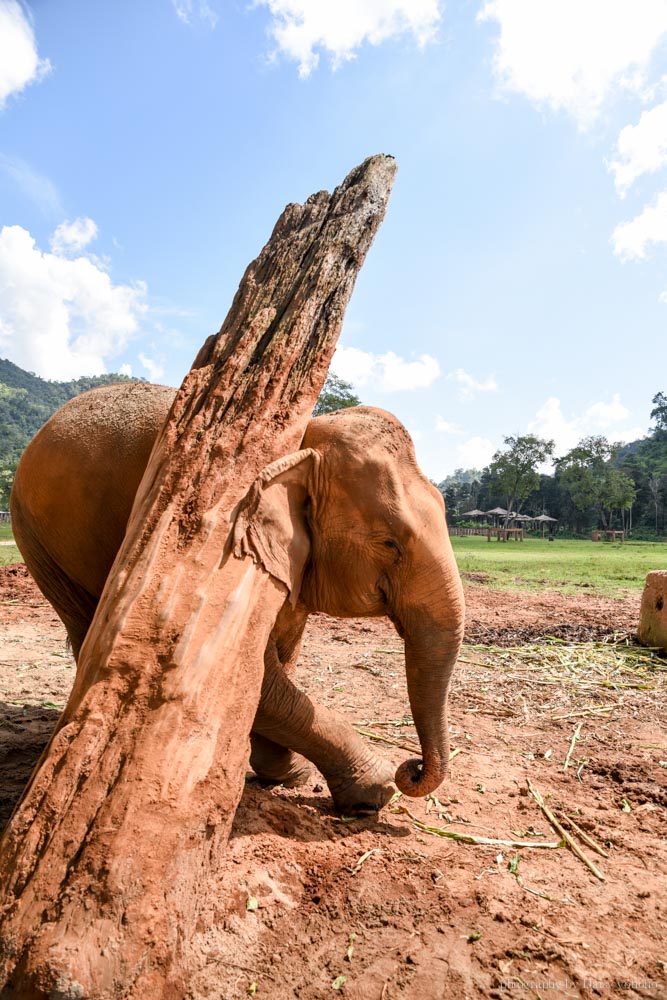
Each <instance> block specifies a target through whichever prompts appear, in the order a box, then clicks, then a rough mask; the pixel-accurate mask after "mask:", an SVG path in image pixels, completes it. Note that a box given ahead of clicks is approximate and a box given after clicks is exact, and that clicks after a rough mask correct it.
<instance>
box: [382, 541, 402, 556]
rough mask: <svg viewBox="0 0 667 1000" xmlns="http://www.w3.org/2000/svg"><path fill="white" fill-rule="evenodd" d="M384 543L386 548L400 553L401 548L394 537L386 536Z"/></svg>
mask: <svg viewBox="0 0 667 1000" xmlns="http://www.w3.org/2000/svg"><path fill="white" fill-rule="evenodd" d="M382 544H383V545H384V546H385V547H386V548H388V549H391V550H392V551H393V552H396V553H397V555H400V551H401V550H400V549H399V547H398V545H397V544H396V542H395V541H394V539H393V538H385V539H384V541H383V542H382Z"/></svg>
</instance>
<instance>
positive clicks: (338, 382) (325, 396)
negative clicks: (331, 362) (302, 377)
mask: <svg viewBox="0 0 667 1000" xmlns="http://www.w3.org/2000/svg"><path fill="white" fill-rule="evenodd" d="M360 405H361V400H360V399H359V397H358V396H356V395H355V393H354V388H353V386H352V385H351V383H350V382H345V381H343V379H342V378H338V376H337V375H334V373H333V372H329V374H328V375H327V378H326V382H325V383H324V385H323V386H322V392H321V393H320V397H319V399H318V400H317V403H316V404H315V409H314V410H313V416H314V417H321V416H322V414H323V413H333V411H334V410H346V409H347V408H348V407H349V406H360Z"/></svg>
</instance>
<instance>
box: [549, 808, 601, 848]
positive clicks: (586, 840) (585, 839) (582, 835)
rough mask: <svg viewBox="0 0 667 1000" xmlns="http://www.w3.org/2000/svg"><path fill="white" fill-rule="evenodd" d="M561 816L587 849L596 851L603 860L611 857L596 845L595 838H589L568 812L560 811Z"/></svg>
mask: <svg viewBox="0 0 667 1000" xmlns="http://www.w3.org/2000/svg"><path fill="white" fill-rule="evenodd" d="M560 815H561V816H562V817H563V819H564V820H565V821H566V822H567V823H568V824H569V826H571V827H572V829H573V830H574V832H575V833H576V835H577V836H578V837H579V839H580V840H583V842H584V844H586V846H587V847H590V849H591V850H592V851H595V853H596V854H599V855H601V857H603V858H608V857H609V855H608V854H607V852H606V851H603V849H602V848H601V847H600V845H599V844H596V843H595V841H594V840H593V838H592V837H589V836H588V834H587V833H586V832H585V831H584V830H582V829H581V827H580V826H578V825H577V824H576V823H575V822H574V820H573V819H572V817H571V816H568V814H567V813H566V812H563V811H562V810H560Z"/></svg>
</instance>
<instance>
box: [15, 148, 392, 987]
mask: <svg viewBox="0 0 667 1000" xmlns="http://www.w3.org/2000/svg"><path fill="white" fill-rule="evenodd" d="M394 171H395V166H394V163H393V160H391V159H390V158H389V157H373V158H371V159H370V160H367V161H366V162H365V163H364V164H362V165H361V166H360V167H358V168H357V169H356V170H354V171H353V172H352V173H351V174H350V175H349V177H348V178H347V179H346V180H345V182H344V183H343V184H342V185H341V187H340V188H338V189H336V191H335V192H334V193H333V195H332V196H329V195H328V194H327V193H326V192H321V193H320V194H317V195H313V196H312V197H311V198H309V199H308V201H307V202H306V203H305V205H303V206H300V205H290V206H288V207H287V208H286V209H285V211H284V213H283V215H282V216H281V218H280V219H279V221H278V223H277V225H276V227H275V229H274V231H273V234H272V236H271V239H270V240H269V242H268V243H267V245H266V247H265V248H264V250H263V251H262V253H261V254H260V256H259V257H258V258H257V260H256V261H254V262H253V263H252V264H251V265H250V266H249V268H248V270H247V271H246V274H245V275H244V277H243V280H242V282H241V285H240V287H239V290H238V292H237V295H236V297H235V299H234V303H233V305H232V308H231V310H230V313H229V315H228V317H227V319H226V320H225V323H224V324H223V326H222V328H221V330H220V332H219V333H218V335H217V336H215V337H211V338H209V340H208V341H207V342H206V344H205V345H204V346H203V348H202V350H201V351H200V353H199V355H198V357H197V359H196V361H195V363H194V366H193V368H192V370H191V371H190V373H189V374H188V376H187V377H186V379H185V382H184V383H183V386H182V388H181V390H180V392H179V393H178V396H177V398H176V401H175V403H174V406H173V408H172V411H171V413H170V416H169V418H168V420H167V423H166V425H165V428H164V430H163V432H162V434H161V436H160V438H159V439H158V441H157V443H156V446H155V449H154V451H153V455H152V457H151V460H150V462H149V465H148V468H147V471H146V475H145V477H144V479H143V481H142V485H141V487H140V489H139V494H138V496H137V500H136V503H135V506H134V509H133V513H132V516H131V518H130V522H129V525H128V530H127V535H126V538H125V542H124V545H123V547H122V549H121V551H120V553H119V555H118V558H117V560H116V562H115V564H114V567H113V569H112V571H111V574H110V576H109V579H108V581H107V585H106V588H105V591H104V594H103V595H102V599H101V602H100V605H99V608H98V611H97V614H96V616H95V619H94V621H93V624H92V626H91V629H90V632H89V634H88V637H87V639H86V642H85V644H84V647H83V649H82V653H81V659H80V665H79V672H78V675H77V680H76V683H75V686H74V689H73V691H72V695H71V698H70V700H69V703H68V705H67V707H66V709H65V712H64V714H63V716H62V719H61V720H60V723H59V726H58V729H57V731H56V733H55V734H54V736H53V738H52V740H51V742H50V744H49V746H48V747H47V749H46V751H45V753H44V755H43V758H42V760H41V761H40V765H39V766H38V768H37V769H36V771H35V773H34V775H33V777H32V779H31V781H30V783H29V785H28V788H27V789H26V792H25V794H24V797H23V799H22V801H21V803H20V804H19V806H18V807H17V810H16V812H15V814H14V816H13V817H12V820H11V821H10V824H9V826H8V828H7V830H6V832H5V835H4V837H3V839H2V841H1V843H0V906H1V907H2V909H1V911H0V912H1V914H2V925H1V933H0V963H1V964H0V987H1V986H4V987H5V988H4V991H3V992H2V996H3V997H12V1000H23V998H25V1000H28V998H29V1000H37V998H41V997H49V998H62V1000H70V998H71V1000H74V998H80V997H91V998H98V997H99V998H106V997H109V998H110V997H114V998H116V997H142V998H143V997H164V998H174V1000H176V998H182V997H183V996H184V994H185V992H186V987H187V982H188V979H189V977H190V975H191V973H192V971H193V964H195V965H196V959H195V957H194V955H193V952H192V949H191V947H190V942H191V939H192V936H193V934H194V932H195V929H196V927H197V920H198V913H199V912H200V910H201V906H202V902H203V900H204V899H205V898H206V895H207V894H210V893H211V892H215V891H220V887H219V885H218V884H217V883H216V879H215V875H216V870H217V868H218V867H219V864H220V860H221V855H224V847H225V843H226V840H227V838H228V835H229V829H230V825H231V821H232V819H233V815H234V812H235V810H236V806H237V804H238V800H239V797H240V794H241V790H242V785H243V778H244V772H245V766H246V763H247V760H248V753H249V741H248V734H249V732H250V728H251V725H252V721H253V718H254V715H255V711H256V709H257V704H258V700H259V693H260V686H261V679H262V670H263V653H264V649H265V647H266V645H267V641H268V639H269V634H270V632H271V629H272V627H273V624H274V622H275V618H276V616H277V613H278V610H279V608H280V606H281V605H282V603H283V602H284V600H285V596H286V594H287V592H288V589H289V588H290V587H292V588H295V587H296V588H297V589H298V582H299V573H300V571H301V569H302V568H303V567H302V565H301V564H302V563H303V560H304V558H305V556H304V554H303V552H302V551H301V548H300V543H299V538H298V530H296V529H294V530H293V529H292V526H291V525H290V521H289V518H287V520H286V521H284V523H283V522H281V523H277V524H276V525H275V545H273V542H272V543H271V545H270V546H269V549H270V551H269V552H268V553H265V554H264V555H263V556H262V558H259V557H258V551H259V550H258V548H257V545H256V544H255V542H256V539H253V537H252V534H251V532H246V533H245V534H244V533H243V528H244V526H247V524H248V510H249V509H250V508H252V505H253V504H256V503H257V500H258V496H259V495H260V494H261V493H262V490H263V489H264V488H265V487H267V486H268V484H269V483H274V484H275V485H276V488H277V489H278V490H280V489H281V488H282V487H281V482H282V481H281V478H280V476H281V472H282V470H284V469H285V468H287V467H288V466H290V465H291V464H292V465H293V464H294V463H295V462H298V461H299V460H307V459H308V455H307V453H301V454H299V455H297V456H296V458H292V459H290V460H281V461H279V462H277V463H275V464H274V466H273V467H272V468H271V469H270V471H269V472H268V473H265V474H264V475H263V477H261V478H260V481H259V482H258V483H256V485H255V486H254V487H253V490H251V492H250V497H249V500H246V501H245V502H242V503H240V501H241V500H242V498H243V496H244V494H245V493H246V491H247V490H248V487H249V486H250V485H251V484H252V482H253V480H255V478H256V477H257V476H258V475H259V473H260V471H261V470H262V469H263V468H264V467H265V466H266V465H267V464H269V463H272V462H275V460H276V459H277V457H278V456H283V455H287V454H289V453H290V452H292V451H293V450H294V449H295V448H297V447H298V444H299V442H300V440H301V437H302V435H303V432H304V429H305V426H306V423H307V421H308V418H309V416H310V413H311V411H312V408H313V405H314V403H315V400H316V398H317V395H318V392H319V390H320V388H321V386H322V384H323V382H324V378H325V376H326V372H327V369H328V366H329V363H330V360H331V356H332V353H333V349H334V346H335V342H336V339H337V336H338V333H339V330H340V326H341V322H342V318H343V313H344V309H345V306H346V304H347V301H348V299H349V296H350V294H351V291H352V288H353V285H354V281H355V278H356V275H357V273H358V271H359V268H360V267H361V265H362V263H363V260H364V257H365V254H366V251H367V250H368V248H369V246H370V244H371V242H372V239H373V237H374V235H375V232H376V230H377V228H378V226H379V224H380V222H381V220H382V217H383V214H384V209H385V206H386V202H387V198H388V195H389V191H390V188H391V183H392V180H393V176H394ZM110 460H111V461H113V456H110ZM284 490H285V491H286V492H288V487H287V486H285V487H284ZM287 502H288V503H289V502H290V497H287ZM235 508H238V509H237V511H236V513H238V511H240V516H239V517H237V518H236V529H235V530H230V524H231V521H232V520H233V518H234V514H235ZM239 525H240V527H239ZM234 546H235V548H234ZM268 570H270V572H269V571H268Z"/></svg>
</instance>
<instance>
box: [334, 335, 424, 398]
mask: <svg viewBox="0 0 667 1000" xmlns="http://www.w3.org/2000/svg"><path fill="white" fill-rule="evenodd" d="M331 369H332V371H334V372H335V373H336V375H338V376H339V378H342V379H344V380H345V381H346V382H352V383H353V385H355V386H365V385H372V386H373V387H374V388H376V389H380V390H381V391H383V392H399V391H402V390H406V391H407V390H410V389H423V388H426V386H429V385H431V384H432V383H433V382H435V380H436V379H437V378H438V377H439V376H440V365H439V364H438V362H437V360H436V359H435V358H433V357H431V356H430V355H429V354H420V355H419V357H418V359H417V360H416V361H406V360H405V358H401V357H399V356H398V355H397V354H394V352H393V351H387V352H386V353H385V354H371V353H370V352H368V351H361V350H359V348H357V347H343V346H342V345H339V346H338V347H337V348H336V353H335V354H334V357H333V361H332V362H331Z"/></svg>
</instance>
